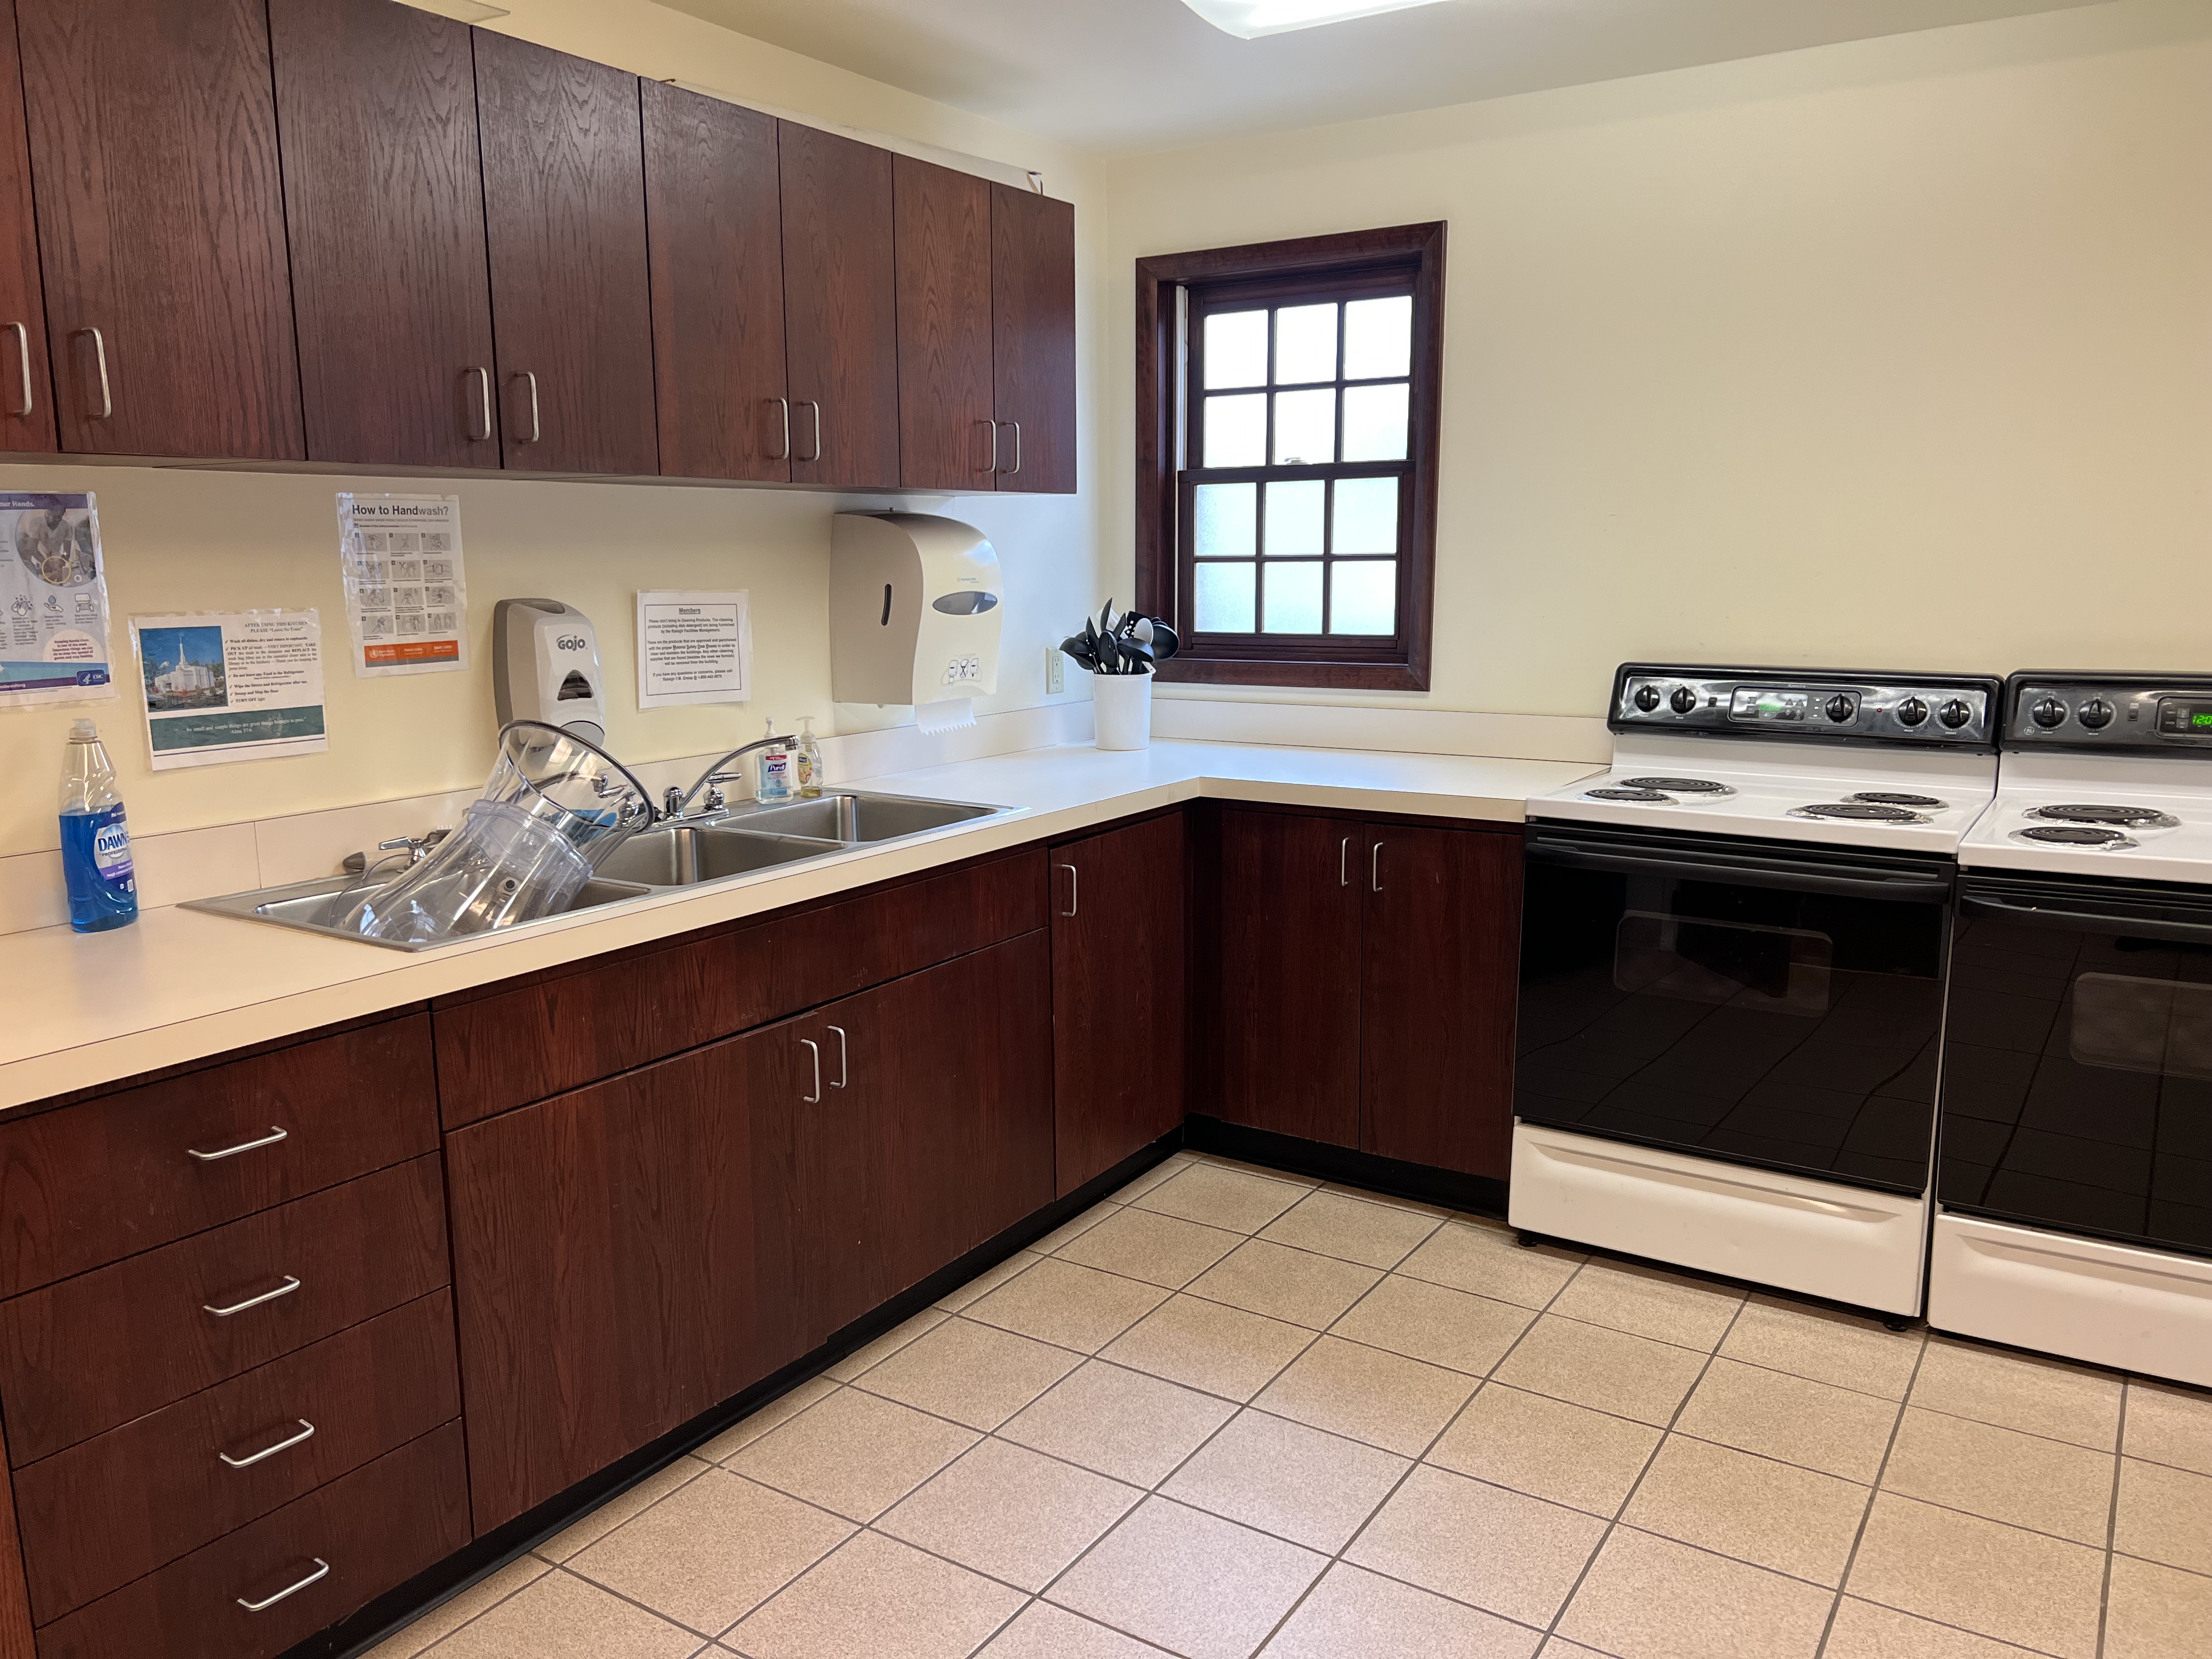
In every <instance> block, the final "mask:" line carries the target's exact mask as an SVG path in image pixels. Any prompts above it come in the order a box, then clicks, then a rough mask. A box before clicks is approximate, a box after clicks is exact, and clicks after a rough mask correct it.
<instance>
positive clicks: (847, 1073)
mask: <svg viewBox="0 0 2212 1659" xmlns="http://www.w3.org/2000/svg"><path fill="white" fill-rule="evenodd" d="M829 1029H830V1030H833V1031H835V1032H836V1034H837V1080H836V1082H835V1083H833V1084H831V1085H829V1086H830V1087H831V1088H833V1089H842V1088H843V1087H844V1086H845V1085H847V1084H848V1083H850V1082H851V1081H852V1080H853V1059H852V1056H851V1055H850V1054H848V1053H847V1052H846V1049H845V1028H844V1027H843V1026H842V1025H832V1026H831V1027H830V1028H829Z"/></svg>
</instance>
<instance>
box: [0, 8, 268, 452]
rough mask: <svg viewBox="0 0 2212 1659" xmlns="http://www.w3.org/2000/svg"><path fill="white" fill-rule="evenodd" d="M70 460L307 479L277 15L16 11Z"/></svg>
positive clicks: (250, 11)
mask: <svg viewBox="0 0 2212 1659" xmlns="http://www.w3.org/2000/svg"><path fill="white" fill-rule="evenodd" d="M16 21H17V26H18V30H19V33H20V37H21V46H22V56H23V86H24V94H25V104H26V108H27V113H28V116H29V119H30V134H31V161H32V173H33V179H35V181H36V184H37V191H36V194H37V200H38V219H39V247H40V259H41V262H42V264H44V267H45V274H46V330H47V337H48V340H49V342H50V343H51V347H52V354H53V362H54V365H55V373H54V391H55V397H56V401H57V403H58V416H59V423H60V432H61V442H62V447H63V448H64V450H70V451H74V452H77V453H88V454H120V455H173V456H196V457H210V458H236V459H268V460H298V459H302V458H303V457H304V456H305V455H306V453H307V447H306V443H305V441H304V438H303V436H302V432H301V421H300V364H299V358H298V356H297V354H296V351H295V347H294V343H293V324H292V289H291V280H290V276H289V272H288V270H287V268H286V262H285V247H284V201H283V183H282V180H281V179H280V176H279V172H278V167H277V160H276V100H275V97H274V95H273V94H272V91H271V88H270V64H269V22H268V13H267V11H266V9H265V8H264V0H16Z"/></svg>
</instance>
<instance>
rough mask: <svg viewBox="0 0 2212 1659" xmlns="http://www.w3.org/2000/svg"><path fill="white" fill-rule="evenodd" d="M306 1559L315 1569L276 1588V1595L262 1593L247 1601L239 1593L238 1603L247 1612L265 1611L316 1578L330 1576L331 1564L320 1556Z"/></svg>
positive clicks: (305, 1586) (295, 1593) (296, 1593)
mask: <svg viewBox="0 0 2212 1659" xmlns="http://www.w3.org/2000/svg"><path fill="white" fill-rule="evenodd" d="M308 1559H311V1560H312V1561H313V1562H314V1564H315V1570H314V1571H313V1572H311V1573H309V1574H308V1575H307V1577H305V1578H302V1579H301V1580H300V1582H299V1583H296V1584H287V1585H285V1586H284V1588H283V1589H280V1590H278V1591H277V1592H276V1595H264V1596H263V1597H262V1598H261V1599H260V1600H259V1601H247V1600H246V1598H245V1597H244V1596H242V1595H241V1596H240V1597H239V1598H238V1605H239V1606H240V1607H244V1608H245V1609H246V1611H247V1612H248V1613H265V1612H267V1611H268V1610H269V1609H270V1607H275V1606H276V1604H277V1603H278V1602H279V1601H283V1599H284V1598H285V1597H286V1596H288V1595H298V1594H299V1593H300V1592H301V1590H303V1589H307V1586H308V1585H310V1584H312V1583H315V1582H316V1581H317V1580H319V1579H323V1578H327V1577H330V1576H331V1564H330V1563H329V1562H327V1561H325V1560H324V1559H323V1558H322V1557H321V1556H319V1555H317V1556H311V1557H309V1558H308Z"/></svg>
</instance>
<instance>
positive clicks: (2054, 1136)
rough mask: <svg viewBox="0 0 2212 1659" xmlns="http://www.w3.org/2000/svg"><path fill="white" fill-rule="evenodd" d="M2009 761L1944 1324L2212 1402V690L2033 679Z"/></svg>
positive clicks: (1957, 1096)
mask: <svg viewBox="0 0 2212 1659" xmlns="http://www.w3.org/2000/svg"><path fill="white" fill-rule="evenodd" d="M2002 744H2003V747H2004V754H2003V757H2002V763H2001V765H2000V768H1999V775H1998V794H1997V799H1996V804H1995V805H1993V806H1992V807H1991V809H1990V811H1989V812H1988V813H1987V814H1985V815H1984V817H1983V818H1982V819H1981V821H1980V822H1979V823H1978V824H1977V825H1976V826H1975V827H1974V828H1973V829H1972V831H1971V832H1969V834H1968V835H1967V836H1966V839H1965V841H1964V842H1962V843H1961V844H1960V852H1959V857H1960V864H1961V866H1963V868H1962V874H1961V878H1960V900H1959V910H1960V921H1959V935H1958V947H1957V966H1956V969H1955V970H1954V977H1953V987H1952V1012H1951V1018H1950V1023H1949V1030H1948V1035H1947V1037H1946V1041H1945V1045H1944V1073H1945V1089H1944V1101H1943V1112H1942V1152H1941V1157H1940V1162H1939V1170H1940V1178H1939V1182H1938V1193H1939V1196H1940V1200H1941V1203H1940V1208H1939V1211H1938V1213H1937V1216H1936V1224H1935V1245H1934V1250H1933V1259H1932V1265H1931V1269H1930V1283H1929V1322H1930V1323H1931V1324H1934V1325H1936V1326H1937V1327H1938V1328H1942V1329H1945V1330H1952V1331H1957V1332H1960V1333H1962V1334H1968V1335H1974V1336H1982V1337H1988V1338H1991V1339H1994V1340H1999V1341H2005V1342H2012V1343H2017V1344H2020V1345H2021V1346H2028V1347H2034V1348H2040V1349H2045V1350H2046V1351H2049V1352H2057V1353H2063V1354H2068V1355H2070V1356H2072V1357H2074V1358H2081V1359H2087V1360H2092V1361H2095V1362H2097V1363H2100V1364H2108V1365H2114V1366H2119V1367H2124V1368H2126V1369H2129V1370H2138V1371H2144V1372H2148V1373H2149V1374H2151V1375H2154V1376H2170V1377H2174V1378H2178V1379H2180V1380H2182V1381H2185V1382H2191V1383H2212V676H2204V675H2170V676H2159V677H2150V676H2134V675H2118V674H2106V675H2097V674H2073V673H2028V674H2016V675H2015V676H2014V677H2013V678H2012V679H2011V680H2010V681H2008V683H2007V686H2006V696H2005V705H2004V720H2003V731H2002Z"/></svg>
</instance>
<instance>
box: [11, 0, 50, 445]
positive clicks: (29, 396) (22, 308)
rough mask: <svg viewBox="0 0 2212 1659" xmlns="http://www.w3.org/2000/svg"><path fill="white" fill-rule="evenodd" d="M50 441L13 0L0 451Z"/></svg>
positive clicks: (42, 301)
mask: <svg viewBox="0 0 2212 1659" xmlns="http://www.w3.org/2000/svg"><path fill="white" fill-rule="evenodd" d="M53 447H54V387H53V377H52V374H50V373H49V372H48V371H47V368H46V292H45V289H44V286H43V284H42V283H40V280H39V228H38V222H37V220H36V218H35V217H34V216H33V209H32V206H31V149H30V140H29V138H28V137H27V136H26V134H25V132H24V131H23V76H22V66H21V62H20V60H19V58H18V57H17V54H16V49H15V0H0V450H18V451H20V450H30V451H33V452H39V453H45V452H48V451H51V450H52V449H53Z"/></svg>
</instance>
